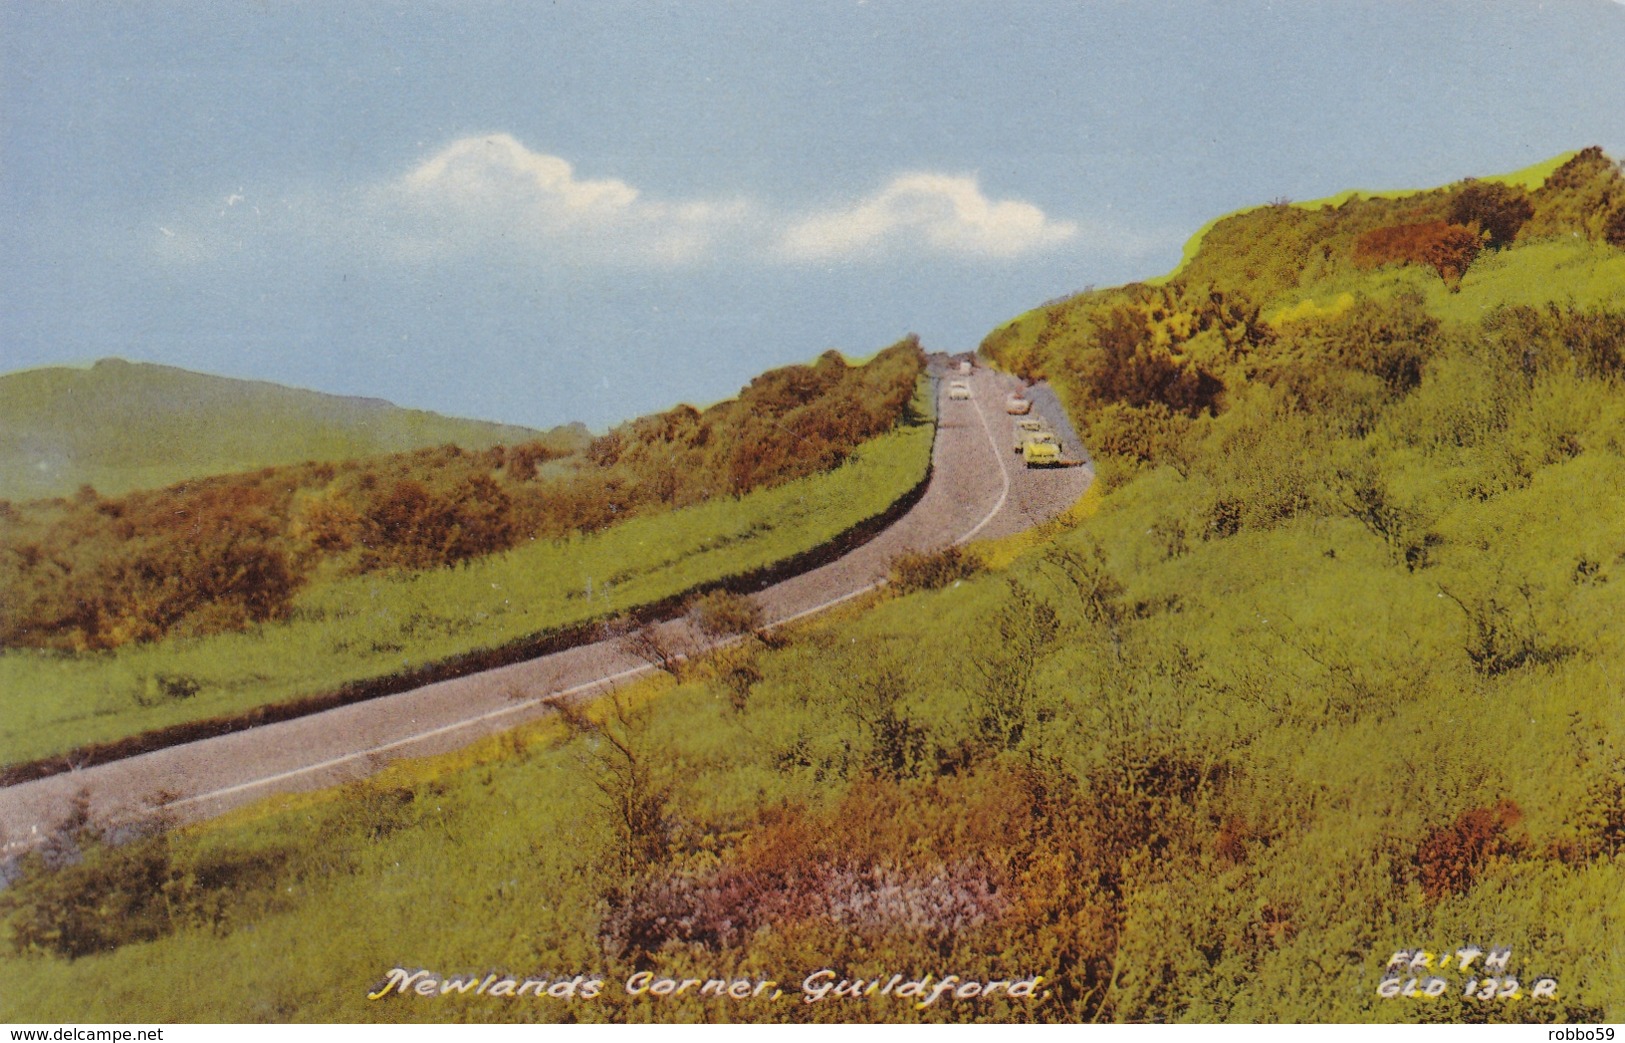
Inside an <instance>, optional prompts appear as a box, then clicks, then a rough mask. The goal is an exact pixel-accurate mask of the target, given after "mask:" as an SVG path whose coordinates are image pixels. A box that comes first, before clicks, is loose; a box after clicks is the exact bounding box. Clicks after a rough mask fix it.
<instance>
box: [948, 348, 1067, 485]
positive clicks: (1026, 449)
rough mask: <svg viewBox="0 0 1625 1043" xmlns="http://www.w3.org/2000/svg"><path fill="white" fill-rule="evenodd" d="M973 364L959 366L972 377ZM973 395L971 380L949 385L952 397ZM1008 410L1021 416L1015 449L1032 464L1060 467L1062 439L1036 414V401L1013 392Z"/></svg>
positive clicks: (961, 380) (962, 374) (1007, 405)
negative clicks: (1034, 408)
mask: <svg viewBox="0 0 1625 1043" xmlns="http://www.w3.org/2000/svg"><path fill="white" fill-rule="evenodd" d="M972 368H973V367H972V364H971V363H970V362H969V361H968V360H966V361H961V362H960V363H959V367H958V373H959V376H960V377H962V378H963V377H968V376H970V374H971V371H972ZM970 397H971V390H970V381H969V380H964V379H960V380H953V381H950V382H949V384H948V398H949V399H951V400H958V401H964V400H966V399H969V398H970ZM1004 411H1005V412H1006V413H1008V414H1010V415H1011V416H1014V417H1020V418H1021V419H1019V420H1017V421H1016V439H1015V451H1016V453H1017V455H1019V456H1020V457H1021V458H1022V462H1023V463H1025V464H1026V465H1027V466H1028V467H1059V466H1061V465H1062V464H1063V463H1064V462H1065V461H1063V460H1062V458H1061V440H1060V439H1059V438H1057V437H1056V435H1055V432H1054V431H1052V430H1051V429H1050V426H1049V424H1048V423H1047V422H1046V421H1045V420H1044V419H1043V418H1042V417H1039V416H1033V415H1031V414H1032V411H1033V404H1032V400H1031V399H1028V398H1026V397H1025V396H1023V395H1022V393H1021V392H1020V391H1015V392H1012V393H1011V395H1010V397H1009V398H1007V399H1005V400H1004Z"/></svg>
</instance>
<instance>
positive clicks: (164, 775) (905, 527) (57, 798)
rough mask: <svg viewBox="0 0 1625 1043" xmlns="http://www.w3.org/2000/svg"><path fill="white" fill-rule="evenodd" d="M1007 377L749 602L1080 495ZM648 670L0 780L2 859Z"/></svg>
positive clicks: (568, 661)
mask: <svg viewBox="0 0 1625 1043" xmlns="http://www.w3.org/2000/svg"><path fill="white" fill-rule="evenodd" d="M949 379H955V380H957V379H969V381H970V383H971V386H972V390H973V397H972V398H971V399H970V400H968V401H966V400H960V401H954V400H950V399H949V398H948V397H947V395H946V390H947V385H948V381H949ZM1016 386H1017V383H1016V381H1015V380H1014V378H1011V377H1008V376H1005V375H1003V374H999V373H995V372H993V371H991V370H987V369H981V368H979V369H978V370H977V371H976V372H975V373H974V374H972V375H971V376H970V377H969V378H965V377H961V376H959V375H958V374H957V373H956V374H953V375H952V376H951V377H947V376H944V377H943V379H942V380H941V381H940V384H939V390H940V392H941V393H940V394H939V404H938V405H939V409H938V425H937V439H936V446H935V449H934V453H933V457H932V477H931V482H930V485H929V486H928V488H927V489H926V492H925V494H924V496H922V497H921V499H920V501H919V502H918V503H917V504H915V506H914V507H913V508H912V509H911V510H910V511H909V512H908V513H907V514H905V515H903V517H902V518H900V519H898V521H897V522H896V523H895V524H894V525H892V526H891V527H890V528H888V529H887V530H885V531H884V532H882V533H881V534H879V535H878V536H876V537H875V538H874V539H873V540H871V541H869V542H868V543H866V544H864V545H863V546H861V547H858V548H856V549H855V550H853V551H852V552H851V553H849V554H847V555H845V556H843V557H841V558H839V559H837V560H836V561H833V562H830V563H828V564H826V565H823V566H821V567H819V568H816V569H813V570H811V571H809V572H806V573H803V574H801V575H799V576H795V577H792V578H790V579H787V580H784V581H783V582H780V583H778V584H775V585H774V586H771V587H768V588H767V589H765V590H763V591H761V592H760V593H758V594H756V595H754V596H755V598H756V599H757V601H758V603H759V604H760V605H761V607H762V610H763V616H764V618H765V619H766V620H767V621H768V622H769V624H770V625H783V624H785V623H789V622H793V621H795V620H798V619H801V618H804V617H806V616H809V615H812V614H814V613H816V612H820V611H823V610H825V609H828V608H830V607H832V606H834V605H838V604H840V603H842V602H844V601H848V600H851V599H852V598H855V597H858V596H860V595H862V594H864V593H867V592H868V591H871V590H873V589H875V587H877V586H879V585H880V584H881V583H883V582H884V581H885V577H886V575H887V573H888V571H889V568H890V563H891V560H892V559H893V558H894V557H895V556H896V555H898V554H899V553H902V552H904V551H908V550H923V549H930V548H936V547H944V546H947V545H949V544H958V543H965V542H967V541H969V540H972V539H976V538H991V537H997V536H1003V535H1009V534H1011V533H1014V532H1019V531H1021V530H1023V529H1026V528H1029V527H1031V526H1033V525H1036V524H1038V523H1040V522H1042V521H1045V520H1047V519H1049V518H1053V517H1055V516H1056V515H1058V514H1060V513H1061V512H1062V511H1064V510H1066V508H1067V507H1068V506H1070V505H1071V504H1072V503H1074V502H1075V501H1076V500H1077V499H1078V497H1080V496H1082V495H1083V493H1084V491H1085V490H1086V489H1087V488H1088V485H1089V482H1090V481H1091V480H1092V479H1093V477H1094V475H1093V472H1092V470H1091V469H1089V468H1086V467H1078V468H1068V469H1059V470H1032V471H1029V470H1028V469H1027V468H1025V467H1024V466H1023V465H1022V463H1021V458H1020V457H1019V456H1018V455H1016V454H1013V453H1012V452H1011V450H1010V447H1011V445H1012V444H1013V439H1014V425H1013V423H1012V420H1011V418H1010V417H1008V416H1007V415H1005V412H1004V408H1003V406H1004V400H1005V397H1006V396H1007V395H1008V393H1009V392H1010V391H1011V390H1013V389H1014V388H1015V387H1016ZM1049 402H1054V399H1053V397H1049V398H1047V399H1043V398H1042V396H1040V400H1039V408H1040V410H1043V409H1044V406H1045V405H1046V404H1047V403H1049ZM1054 408H1056V409H1057V410H1058V405H1057V406H1056V407H1054ZM1050 419H1051V420H1052V422H1064V420H1065V418H1064V417H1062V416H1054V417H1051V418H1050ZM657 633H658V634H659V635H660V637H661V640H662V642H663V643H665V644H666V645H668V646H671V647H687V648H691V649H694V650H701V645H702V641H701V639H700V638H699V637H698V635H697V634H695V633H694V632H693V631H692V630H691V628H690V627H689V625H688V624H687V623H686V622H685V621H683V620H675V621H672V622H668V623H663V624H660V626H659V628H657ZM652 669H653V668H652V667H651V666H650V665H649V664H648V663H647V662H646V661H644V660H643V659H640V658H638V657H637V656H636V655H635V654H634V653H633V652H632V651H631V650H630V649H629V648H628V647H627V644H626V642H625V641H620V640H605V641H600V642H597V643H594V644H589V645H583V646H580V647H577V648H572V649H568V650H566V651H563V652H559V653H555V654H553V655H547V656H542V657H540V658H537V659H533V660H530V661H528V662H524V663H517V664H514V665H512V666H506V667H501V668H498V669H495V670H489V671H485V672H482V673H478V674H471V675H469V676H466V677H460V678H456V679H453V680H449V681H442V682H438V683H436V684H430V685H425V686H424V687H422V688H417V689H414V690H411V691H407V692H402V693H399V694H397V695H390V696H384V697H381V698H378V699H373V700H370V701H367V702H362V703H355V704H352V705H349V706H341V707H337V708H334V709H331V710H326V711H323V712H321V713H316V714H311V715H309V716H306V717H299V718H295V719H293V720H288V721H281V722H278V723H275V724H267V725H262V726H260V727H256V728H251V729H248V730H245V731H240V732H234V733H231V734H228V735H221V736H217V737H215V738H211V739H204V740H200V741H198V742H192V743H186V744H184V745H179V746H172V747H169V748H167V749H162V750H155V751H153V752H151V753H144V754H140V755H138V756H134V757H130V758H127V759H125V760H120V761H113V762H111V763H107V764H101V765H97V766H95V767H91V768H85V769H82V770H78V771H70V772H65V773H62V774H59V775H52V776H50V777H47V778H43V779H37V780H34V781H30V782H25V783H19V784H16V785H13V786H8V787H6V788H4V789H0V858H5V857H9V856H15V855H16V854H19V853H20V852H22V851H24V850H27V849H28V848H30V847H33V846H35V845H36V844H38V843H40V842H41V841H42V840H43V839H44V838H46V837H48V836H49V835H50V834H51V832H52V831H53V830H54V829H56V828H57V826H58V825H59V824H60V823H61V822H62V821H63V820H64V819H65V818H66V817H67V815H68V813H69V811H70V808H71V806H72V802H73V801H74V799H75V797H76V795H78V794H81V793H82V794H84V795H85V796H86V797H87V798H88V800H89V804H90V812H91V816H92V819H93V820H94V821H97V822H103V823H117V822H123V821H133V820H138V819H141V818H144V817H146V816H150V815H151V814H153V813H154V810H155V809H156V808H158V807H162V808H163V809H164V812H165V814H166V816H168V817H170V818H171V819H173V820H175V821H188V820H198V819H204V818H209V817H212V816H214V815H219V814H222V813H224V812H226V811H229V810H231V809H233V808H236V807H240V806H242V805H245V804H248V803H251V802H253V801H256V800H259V799H261V798H264V797H267V796H270V795H272V794H276V793H287V792H294V791H300V790H311V789H317V788H321V787H325V786H332V785H335V784H338V783H342V782H346V781H350V780H353V779H357V778H360V777H363V776H365V775H368V774H371V773H372V772H374V771H377V770H378V769H379V768H381V767H382V766H383V765H385V764H387V763H389V762H390V761H392V760H396V759H399V758H402V757H422V756H429V755H433V754H437V753H444V752H446V751H449V750H453V749H456V748H458V747H461V746H465V745H467V744H469V743H471V742H474V741H475V740H477V739H479V738H482V737H484V736H487V735H491V734H494V733H497V732H501V731H505V730H507V729H511V728H513V727H515V726H516V725H519V724H522V723H524V722H526V721H530V720H533V719H535V718H538V717H541V716H543V715H545V714H547V713H549V712H552V704H553V703H554V702H555V701H557V700H560V699H568V698H574V697H584V696H588V695H590V694H592V693H594V692H599V691H605V690H608V689H609V688H611V687H613V686H614V685H616V684H619V683H624V682H626V681H629V680H631V679H633V678H635V677H638V676H640V675H642V674H645V673H648V672H650V671H651V670H652Z"/></svg>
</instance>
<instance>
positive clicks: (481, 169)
mask: <svg viewBox="0 0 1625 1043" xmlns="http://www.w3.org/2000/svg"><path fill="white" fill-rule="evenodd" d="M222 198H224V205H223V206H222V205H221V203H220V202H219V200H220V199H222ZM262 202H263V203H264V204H265V205H264V208H263V209H262V207H261V205H260V204H261V203H262ZM160 221H161V223H162V227H163V231H162V233H161V236H160V238H159V239H158V241H157V242H156V243H154V248H155V249H156V250H157V252H158V253H159V255H160V256H162V257H164V258H166V259H167V260H170V261H175V262H180V263H188V264H197V263H203V262H207V261H213V260H220V259H224V258H226V257H229V256H232V255H241V254H244V253H253V252H257V251H260V250H262V249H265V248H267V247H270V248H273V249H274V248H275V244H277V243H282V244H284V245H285V246H289V247H291V248H293V249H303V248H308V247H309V246H310V245H311V244H322V245H323V246H325V247H326V248H327V249H331V250H335V251H340V252H345V251H348V252H354V251H356V250H360V251H363V252H365V253H370V254H372V255H374V256H379V255H382V256H384V257H388V258H391V259H393V260H396V261H399V262H405V263H412V264H418V263H427V262H434V261H439V260H443V259H446V258H450V257H458V256H463V257H485V258H489V259H492V260H495V261H498V262H502V261H504V260H507V261H511V262H514V263H520V264H535V263H543V264H566V265H575V266H610V267H615V266H623V267H670V266H678V265H691V264H701V263H707V262H711V261H716V260H718V259H731V260H734V261H745V262H754V263H758V264H770V265H771V264H786V263H790V264H797V263H805V262H812V261H817V262H822V261H843V262H857V263H862V262H865V261H871V260H876V259H880V258H885V257H893V256H897V255H899V254H905V255H906V254H912V255H915V256H928V255H933V254H935V255H950V256H958V257H970V258H980V259H988V260H995V261H997V260H1003V259H1008V258H1013V257H1017V256H1020V255H1023V254H1027V253H1030V252H1033V251H1037V250H1042V249H1045V248H1048V247H1051V246H1054V245H1056V244H1059V243H1064V242H1066V241H1068V240H1071V239H1073V238H1075V237H1077V235H1078V231H1079V230H1078V226H1077V225H1076V224H1075V223H1073V222H1071V221H1057V220H1054V219H1052V218H1050V217H1048V216H1046V215H1045V214H1044V212H1043V211H1042V210H1040V209H1039V208H1038V207H1036V206H1033V205H1032V204H1030V203H1026V202H1022V201H1019V200H1009V199H1004V200H994V199H989V198H988V197H987V196H986V195H984V194H983V192H982V189H981V187H980V185H979V184H978V183H977V181H976V179H975V178H974V177H968V176H953V175H946V174H935V173H912V174H904V175H901V176H898V177H896V178H893V179H892V181H891V182H890V183H889V184H887V185H886V186H885V187H884V188H882V189H881V190H880V191H878V192H875V193H873V194H871V195H869V196H866V197H863V198H858V199H855V200H853V201H851V202H848V203H845V204H837V205H836V206H833V207H832V208H831V209H829V210H826V211H824V212H821V213H813V214H799V215H796V214H789V213H786V212H784V211H782V210H775V209H774V208H772V207H770V206H767V205H764V204H762V203H759V202H756V201H753V200H749V199H743V198H733V199H725V198H717V199H703V198H700V199H658V198H651V197H650V196H648V195H647V194H646V193H644V192H642V191H640V190H639V189H638V188H637V187H635V186H633V185H631V184H629V183H627V182H626V181H623V180H621V179H619V178H614V177H603V178H595V177H584V176H582V175H580V174H579V173H577V171H576V169H575V168H574V166H572V165H571V163H570V162H569V161H568V160H565V159H563V158H561V157H559V156H554V155H548V154H547V153H544V152H536V151H533V150H531V149H530V148H527V147H526V146H525V145H524V144H523V143H521V142H520V141H518V140H517V139H516V138H514V137H513V136H512V135H510V134H490V135H481V136H475V137H466V138H461V139H458V140H456V141H453V142H451V143H450V144H449V145H447V146H445V147H444V148H442V149H441V150H439V151H438V152H436V153H435V154H434V155H432V156H430V157H428V158H427V159H425V160H423V161H422V162H421V163H419V164H418V165H417V166H416V167H414V168H412V169H410V170H408V171H405V172H404V173H402V174H400V175H398V176H396V177H394V178H391V179H389V180H387V181H383V182H379V183H375V184H372V185H363V186H358V187H355V188H352V189H351V190H350V191H347V192H342V193H341V192H334V191H332V190H327V191H306V192H295V193H283V194H281V195H273V194H267V193H265V192H264V191H256V190H254V189H253V188H248V189H245V188H241V187H239V188H238V189H237V190H236V191H234V192H230V193H228V194H225V195H224V196H223V197H222V196H215V197H213V199H212V200H210V201H208V202H207V203H203V202H202V201H200V202H199V203H195V204H193V206H192V207H190V208H188V209H187V210H185V211H183V212H180V213H170V214H166V215H162V216H161V218H160Z"/></svg>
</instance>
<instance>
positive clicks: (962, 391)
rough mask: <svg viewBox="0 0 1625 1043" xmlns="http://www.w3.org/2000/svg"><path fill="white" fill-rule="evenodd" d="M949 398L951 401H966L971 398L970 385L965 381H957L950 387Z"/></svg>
mask: <svg viewBox="0 0 1625 1043" xmlns="http://www.w3.org/2000/svg"><path fill="white" fill-rule="evenodd" d="M948 397H949V398H951V399H966V398H969V397H970V385H969V384H968V383H966V382H965V381H963V380H956V381H954V382H953V383H952V384H949V385H948Z"/></svg>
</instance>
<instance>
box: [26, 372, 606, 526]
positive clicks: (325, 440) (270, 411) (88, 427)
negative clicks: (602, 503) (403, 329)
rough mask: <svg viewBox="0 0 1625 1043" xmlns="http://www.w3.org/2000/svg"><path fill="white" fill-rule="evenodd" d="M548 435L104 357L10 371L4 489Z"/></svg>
mask: <svg viewBox="0 0 1625 1043" xmlns="http://www.w3.org/2000/svg"><path fill="white" fill-rule="evenodd" d="M557 433H558V435H559V436H560V437H569V436H570V435H571V430H570V429H559V431H558V432H557ZM585 433H586V432H585V431H584V430H581V431H578V432H575V437H577V438H580V437H584V436H585ZM538 436H539V432H536V431H532V430H530V429H528V428H524V427H515V426H509V425H503V424H492V423H485V422H483V421H476V420H459V419H456V418H453V417H445V416H440V415H439V414H437V413H429V412H425V411H423V410H417V409H402V408H400V407H398V406H394V405H391V404H390V403H388V402H384V401H382V400H380V399H371V398H347V397H343V396H339V395H326V394H322V393H320V392H316V391H305V390H301V389H298V388H290V387H283V386H281V385H278V384H271V383H266V382H264V381H257V380H234V379H231V378H228V377H216V376H209V375H207V374H203V373H193V372H190V371H188V370H184V369H176V368H174V367H171V366H157V365H152V364H149V363H142V362H125V361H123V360H122V359H102V360H101V361H99V362H97V363H96V364H95V365H93V366H91V367H89V368H86V369H79V368H70V367H50V368H44V369H33V370H26V371H23V372H19V373H11V374H7V375H5V376H0V498H5V499H11V500H29V499H36V498H40V497H47V496H61V495H65V494H67V493H71V492H73V491H74V490H75V489H77V488H79V487H80V486H81V485H85V484H88V485H92V486H94V487H95V488H96V489H97V491H99V492H101V493H104V494H117V493H122V492H127V491H129V490H132V489H146V488H157V487H159V486H164V485H169V484H171V483H174V482H178V481H182V480H184V479H187V478H196V477H200V476H203V475H210V474H220V473H223V472H228V471H241V470H248V469H253V468H259V467H266V466H270V465H273V464H289V463H299V462H302V461H305V460H342V459H348V458H351V457H357V456H368V455H372V454H377V453H391V452H399V451H402V450H406V449H414V448H417V447H419V446H426V445H440V444H444V443H448V442H449V443H454V444H456V445H460V446H463V447H465V448H468V449H483V448H485V447H487V446H491V445H495V444H497V443H512V442H523V441H530V440H532V439H535V438H537V437H538Z"/></svg>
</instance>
